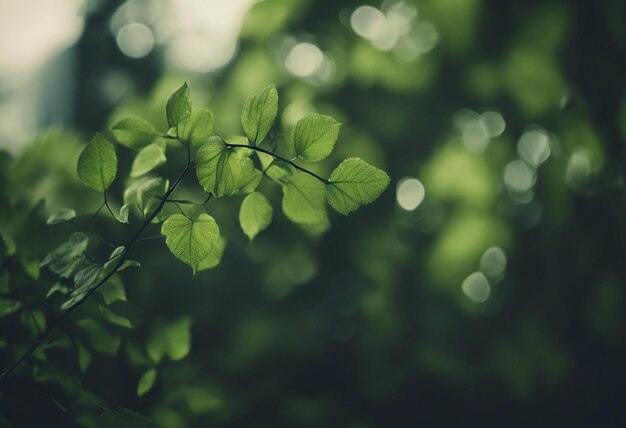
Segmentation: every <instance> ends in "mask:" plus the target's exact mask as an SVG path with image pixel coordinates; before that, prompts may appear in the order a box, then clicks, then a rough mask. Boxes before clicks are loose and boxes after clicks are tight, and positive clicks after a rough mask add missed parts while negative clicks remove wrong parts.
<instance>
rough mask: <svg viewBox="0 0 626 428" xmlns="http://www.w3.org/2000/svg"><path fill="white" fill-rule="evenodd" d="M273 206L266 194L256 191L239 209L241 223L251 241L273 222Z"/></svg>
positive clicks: (247, 197)
mask: <svg viewBox="0 0 626 428" xmlns="http://www.w3.org/2000/svg"><path fill="white" fill-rule="evenodd" d="M272 213H273V210H272V206H271V205H270V204H269V202H268V201H267V199H266V198H265V196H263V195H262V194H261V193H259V192H254V193H251V194H249V195H248V196H246V198H245V199H244V200H243V202H242V203H241V209H240V210H239V224H241V229H242V230H243V233H245V234H246V236H247V237H248V238H250V241H252V240H253V239H254V237H255V236H256V235H257V234H258V233H259V232H261V231H263V230H265V229H266V228H267V227H268V226H269V225H270V223H271V222H272Z"/></svg>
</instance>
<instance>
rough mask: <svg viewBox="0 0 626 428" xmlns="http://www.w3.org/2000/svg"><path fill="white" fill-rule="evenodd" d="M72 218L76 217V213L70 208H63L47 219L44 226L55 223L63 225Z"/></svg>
mask: <svg viewBox="0 0 626 428" xmlns="http://www.w3.org/2000/svg"><path fill="white" fill-rule="evenodd" d="M74 217H76V211H74V210H73V209H71V208H64V209H62V210H59V211H57V212H55V213H54V214H52V215H51V216H50V217H48V220H46V224H48V225H51V224H57V223H65V222H68V221H70V220H72V219H73V218H74Z"/></svg>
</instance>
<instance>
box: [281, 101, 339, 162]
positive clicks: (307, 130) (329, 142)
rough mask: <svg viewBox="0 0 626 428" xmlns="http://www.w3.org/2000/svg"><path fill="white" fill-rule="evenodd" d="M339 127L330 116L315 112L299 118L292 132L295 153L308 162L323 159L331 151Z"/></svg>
mask: <svg viewBox="0 0 626 428" xmlns="http://www.w3.org/2000/svg"><path fill="white" fill-rule="evenodd" d="M340 127H341V123H339V122H337V121H336V120H335V119H333V118H332V117H330V116H324V115H321V114H317V113H314V114H310V115H308V116H305V117H304V118H302V119H300V120H299V121H298V123H297V124H296V127H295V128H294V129H293V133H292V140H293V145H294V148H295V150H296V155H297V156H298V157H300V158H302V159H304V160H306V161H309V162H317V161H320V160H322V159H324V158H325V157H326V156H328V155H329V154H330V153H331V152H332V151H333V148H334V147H335V142H336V141H337V137H338V136H339V128H340Z"/></svg>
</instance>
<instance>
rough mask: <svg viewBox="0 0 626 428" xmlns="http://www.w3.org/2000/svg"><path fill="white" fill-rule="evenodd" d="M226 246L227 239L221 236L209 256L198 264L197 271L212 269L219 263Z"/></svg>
mask: <svg viewBox="0 0 626 428" xmlns="http://www.w3.org/2000/svg"><path fill="white" fill-rule="evenodd" d="M225 248H226V240H225V239H224V238H222V237H221V236H220V239H219V240H218V242H217V243H216V244H215V246H214V247H213V249H212V250H211V252H210V253H209V255H208V256H206V257H205V258H204V259H202V261H201V262H200V264H199V265H198V269H196V271H197V272H200V271H203V270H207V269H212V268H214V267H215V266H217V265H219V264H220V262H221V261H222V256H223V255H224V249H225Z"/></svg>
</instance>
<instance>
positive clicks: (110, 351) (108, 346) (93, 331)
mask: <svg viewBox="0 0 626 428" xmlns="http://www.w3.org/2000/svg"><path fill="white" fill-rule="evenodd" d="M76 324H77V325H78V326H79V327H80V328H82V329H83V330H85V331H86V332H87V335H88V336H89V341H90V342H91V346H93V349H95V350H96V351H97V352H99V353H101V354H104V355H108V356H113V355H115V354H117V351H119V349H120V345H121V343H122V340H121V338H120V336H119V335H118V334H114V333H111V332H110V331H108V330H107V329H105V328H104V327H103V326H102V325H101V324H100V323H98V322H96V321H94V320H92V319H90V318H83V319H81V320H78V321H77V322H76Z"/></svg>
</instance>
